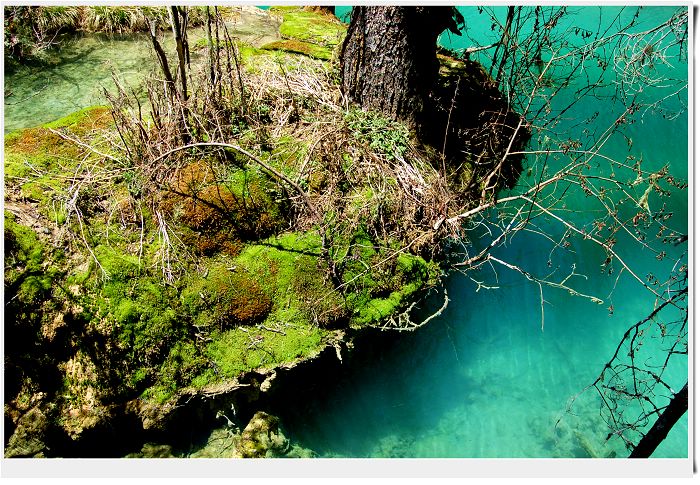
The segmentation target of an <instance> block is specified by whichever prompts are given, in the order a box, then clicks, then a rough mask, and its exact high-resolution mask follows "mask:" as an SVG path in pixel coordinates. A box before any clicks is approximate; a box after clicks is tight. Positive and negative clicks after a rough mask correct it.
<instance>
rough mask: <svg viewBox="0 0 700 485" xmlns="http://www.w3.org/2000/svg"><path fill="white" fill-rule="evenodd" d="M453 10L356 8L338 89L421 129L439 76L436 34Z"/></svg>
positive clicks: (374, 108)
mask: <svg viewBox="0 0 700 485" xmlns="http://www.w3.org/2000/svg"><path fill="white" fill-rule="evenodd" d="M452 15H453V9H452V8H451V7H388V6H387V7H354V8H353V9H352V15H351V18H350V26H349V27H348V32H347V36H346V37H345V41H344V42H343V46H342V51H341V56H340V62H341V72H340V76H341V88H342V90H343V93H344V94H345V95H346V96H347V97H348V98H349V99H350V100H351V101H354V102H356V103H358V104H359V105H360V106H362V108H364V109H369V110H373V111H379V112H381V113H384V114H385V115H387V116H388V117H390V118H393V119H399V120H403V121H406V122H408V123H409V124H411V125H413V126H420V124H421V122H422V121H423V120H422V118H423V115H424V114H425V113H426V107H427V105H428V98H429V96H430V92H431V89H432V88H433V86H434V85H435V82H436V80H437V76H438V70H439V64H438V61H437V57H436V45H437V37H438V35H439V34H440V33H441V32H442V31H443V30H445V29H446V28H448V27H450V26H451V24H452V23H454V21H453V20H452Z"/></svg>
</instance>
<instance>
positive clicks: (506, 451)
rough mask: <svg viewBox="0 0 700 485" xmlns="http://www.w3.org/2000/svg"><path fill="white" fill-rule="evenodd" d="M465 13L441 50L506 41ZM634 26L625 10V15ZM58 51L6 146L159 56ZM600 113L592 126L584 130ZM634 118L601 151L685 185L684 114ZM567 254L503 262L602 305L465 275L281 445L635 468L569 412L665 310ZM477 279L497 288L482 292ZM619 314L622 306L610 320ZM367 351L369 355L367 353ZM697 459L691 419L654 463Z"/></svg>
mask: <svg viewBox="0 0 700 485" xmlns="http://www.w3.org/2000/svg"><path fill="white" fill-rule="evenodd" d="M347 10H348V8H345V9H344V10H343V9H342V8H339V11H338V12H337V13H338V14H339V16H340V15H342V14H343V12H344V11H345V12H346V11H347ZM671 10H672V9H669V8H645V9H644V10H643V13H642V15H641V16H640V19H641V22H642V26H640V27H639V29H643V28H645V27H644V26H643V25H644V23H647V25H652V24H654V22H656V21H657V20H658V19H661V18H664V17H668V14H669V12H670V11H671ZM494 11H495V14H496V15H497V16H499V18H501V19H503V18H504V17H505V8H500V7H498V8H494ZM617 11H618V9H603V10H602V11H601V10H600V9H598V8H594V7H577V8H575V9H572V11H571V13H572V15H571V16H570V17H568V18H566V19H564V20H563V21H562V24H561V25H560V26H559V28H561V29H566V28H567V27H568V25H567V22H575V23H576V25H581V26H585V25H586V24H587V23H588V24H591V23H592V22H594V21H596V20H597V19H598V16H599V14H601V15H602V16H603V18H605V19H608V20H609V19H610V18H611V17H612V16H614V13H613V12H617ZM462 12H463V14H464V16H465V18H466V20H467V25H468V32H467V35H465V36H463V37H459V38H458V37H455V36H452V37H450V36H447V35H445V36H443V38H441V42H442V43H443V44H446V45H450V44H451V46H452V47H454V48H460V47H467V46H471V45H474V44H475V43H478V44H481V45H487V44H490V43H491V42H493V41H494V40H495V39H494V38H493V37H492V36H493V35H494V34H493V33H492V31H491V29H490V24H491V22H490V20H489V18H488V16H487V15H486V14H485V13H484V14H479V13H478V11H477V9H476V8H462ZM633 13H634V11H633V10H627V11H626V12H624V15H627V16H629V15H632V14H633ZM63 52H64V54H62V55H61V57H59V58H58V59H57V61H56V65H55V66H53V67H49V68H47V67H46V66H44V67H42V68H37V67H34V68H26V70H24V71H19V72H17V73H13V74H11V75H9V76H6V77H5V90H6V97H5V103H6V106H5V108H6V111H5V131H6V132H7V131H11V130H12V129H16V128H19V127H24V126H32V125H36V124H38V123H42V122H46V121H50V120H53V119H55V118H58V117H60V116H63V115H65V114H68V113H70V112H72V111H74V110H76V109H79V108H81V107H84V106H87V105H91V104H100V103H102V102H103V101H102V98H101V95H100V93H101V86H105V85H109V84H110V83H111V79H110V78H111V74H110V72H111V69H112V68H114V69H116V70H117V71H118V72H119V75H120V76H122V77H123V78H125V79H127V80H129V82H132V81H133V82H137V81H138V80H139V79H141V76H142V75H143V74H144V73H143V72H142V66H143V64H144V63H145V62H146V61H148V60H149V59H150V47H149V46H148V42H147V41H145V39H141V40H134V39H133V38H132V39H123V40H120V39H118V38H117V39H115V38H109V39H107V38H101V37H94V38H87V39H84V40H82V41H80V42H79V43H76V45H75V46H71V48H70V49H65V50H64V51H63ZM117 53H120V55H117ZM477 57H478V56H477ZM478 58H479V59H480V60H481V61H483V62H484V63H485V64H487V65H488V63H489V61H490V60H489V58H488V56H485V55H484V56H481V57H478ZM666 69H669V72H672V73H673V74H674V75H675V76H676V77H680V78H683V77H685V79H687V66H686V65H685V64H684V63H683V62H676V63H672V66H670V67H668V68H666ZM593 70H594V67H592V66H587V70H586V72H585V73H583V72H582V75H581V76H580V77H577V78H576V79H574V80H573V81H572V83H571V84H570V85H569V86H568V87H567V88H566V89H565V90H564V91H563V92H562V93H561V96H559V97H558V98H557V99H556V100H555V101H554V103H553V105H552V109H553V110H554V111H555V112H556V110H557V109H561V107H563V106H566V105H567V104H568V102H569V101H568V100H569V99H571V96H572V93H573V92H575V90H576V89H577V88H579V87H580V86H582V85H584V84H585V83H586V82H588V80H589V79H590V78H591V75H592V74H593ZM665 89H666V88H656V89H654V90H652V91H651V96H653V99H652V98H649V99H644V97H641V98H639V100H638V101H639V102H640V103H643V102H649V101H653V100H655V99H658V98H659V97H663V96H665V95H666V94H668V92H667V91H666V90H665ZM10 92H11V95H10V96H8V93H10ZM596 94H598V95H599V96H598V97H593V96H589V97H587V98H586V100H585V101H584V102H583V103H580V104H579V105H577V106H576V107H575V108H574V109H572V110H570V111H568V112H567V113H566V116H565V117H564V119H562V120H561V123H560V124H559V125H558V127H557V130H558V131H559V132H560V136H559V138H561V137H567V138H573V139H582V140H583V141H586V140H588V139H589V136H588V135H587V134H586V130H588V132H590V133H592V134H596V133H600V130H602V129H603V128H604V127H606V126H608V124H609V123H610V122H611V121H612V120H614V119H615V117H616V116H618V114H619V112H620V109H621V105H620V103H616V102H613V101H611V100H610V99H609V98H607V97H605V88H601V90H600V91H599V92H598V93H596ZM608 94H609V93H608ZM683 100H685V101H686V102H687V91H684V92H682V93H681V95H680V100H679V99H676V98H670V99H669V100H667V101H666V103H665V106H666V107H667V108H669V110H671V111H672V109H673V108H676V109H682V101H683ZM596 112H597V113H598V115H597V116H596V118H595V119H594V120H593V121H591V122H588V123H583V121H584V120H587V119H589V118H591V117H592V116H593V114H594V113H596ZM637 119H638V121H637V122H636V123H634V124H631V125H628V126H626V127H625V131H624V136H623V135H616V136H614V137H612V138H611V139H610V140H609V141H608V143H607V144H606V145H605V146H604V148H603V150H602V151H601V153H602V154H604V155H606V156H609V157H612V158H615V159H625V158H626V157H627V156H630V155H631V156H635V157H642V158H643V160H644V162H643V163H644V165H643V168H646V169H651V168H654V169H658V168H660V167H661V166H663V165H665V164H670V166H671V168H672V173H673V174H674V175H676V176H678V177H681V178H684V177H687V169H688V153H687V145H688V115H687V110H686V111H684V112H682V114H681V116H678V117H676V118H674V119H668V117H667V118H664V117H663V116H661V115H660V114H659V113H654V112H651V111H650V112H647V113H646V114H645V115H644V116H643V117H641V116H639V115H637ZM552 138H554V136H552ZM629 140H632V145H631V146H630V145H629V143H628V142H629ZM533 143H534V145H533V147H535V148H538V147H539V148H541V147H546V146H549V145H547V143H548V142H547V141H546V139H545V138H544V137H543V136H536V137H535V142H533ZM538 143H539V145H538ZM563 161H564V158H561V157H560V158H557V157H554V156H553V157H550V158H549V159H548V160H547V163H548V164H549V167H550V168H552V169H553V168H555V167H556V166H557V164H561V163H563ZM543 162H544V158H543V157H535V156H533V157H530V158H528V159H527V160H526V165H527V167H529V168H532V169H533V170H532V173H533V174H538V173H539V169H540V168H541V166H542V165H541V164H542V163H543ZM596 167H597V168H599V169H600V173H601V174H604V175H606V176H607V175H610V171H611V167H610V165H609V164H608V165H606V164H605V163H601V164H599V165H596ZM621 174H622V172H620V175H621ZM532 182H533V176H530V177H528V175H527V170H526V171H525V173H524V175H523V177H522V179H521V181H520V187H527V186H528V185H529V184H531V183H532ZM641 191H642V192H643V188H642V190H641ZM637 195H639V194H637ZM565 197H566V198H565V202H566V204H567V207H568V208H570V209H571V208H573V209H576V210H578V211H580V212H578V213H568V214H567V215H568V216H569V217H572V218H573V220H574V221H575V222H576V223H577V224H580V225H583V226H585V225H586V221H588V220H590V219H591V215H592V214H596V213H595V212H593V211H596V210H599V209H600V207H599V206H598V205H597V203H596V202H595V201H594V200H592V198H585V197H582V196H580V195H578V194H577V193H575V192H573V191H572V192H570V193H567V194H566V196H565ZM662 203H663V201H662V200H661V199H660V198H658V197H657V196H656V195H652V196H651V198H650V207H652V208H653V209H657V208H658V207H659V206H660V205H661V204H662ZM665 203H666V210H667V211H668V212H673V213H674V218H673V225H674V227H675V228H676V229H677V230H678V231H679V232H680V233H683V234H685V233H687V230H688V227H687V226H688V225H687V218H688V195H687V191H685V192H678V193H674V194H673V196H672V197H671V198H670V199H666V200H665ZM489 217H490V218H492V219H494V218H496V217H498V212H497V211H493V212H492V213H491V214H490V215H489ZM538 224H540V227H541V228H542V229H543V230H544V231H545V232H548V233H550V234H551V235H552V236H553V238H554V239H556V240H558V239H559V238H560V237H561V236H562V234H563V229H562V227H561V225H559V224H558V223H557V222H556V221H553V220H551V219H550V220H546V219H543V220H539V221H538ZM482 233H483V230H481V229H479V228H477V229H475V230H474V231H472V233H471V238H472V240H471V243H472V244H473V245H474V248H478V247H482V246H483V245H484V244H487V243H488V241H489V239H488V238H487V237H484V238H480V237H479V236H481V235H482ZM570 242H571V244H572V246H573V249H574V250H575V252H570V251H562V250H559V251H555V252H554V253H553V254H550V253H551V250H552V245H551V243H550V242H548V241H547V240H545V239H543V238H542V237H541V236H538V235H536V234H532V233H519V234H518V235H517V237H515V238H513V239H512V240H511V241H509V244H508V245H507V246H506V247H502V248H498V249H497V250H496V251H495V252H494V255H495V256H497V257H498V258H500V259H503V260H505V261H508V262H511V263H516V264H519V265H520V266H522V267H523V268H524V269H526V270H528V271H530V272H531V273H533V274H536V275H540V276H542V275H546V274H547V273H548V272H549V271H550V269H549V267H548V266H547V261H548V260H549V259H550V257H551V258H552V262H553V268H559V274H561V275H565V274H566V273H567V272H568V270H569V268H571V266H572V265H573V264H575V265H576V269H577V272H578V273H580V274H585V275H587V276H588V278H587V279H584V278H582V277H575V278H574V280H572V281H575V287H576V289H577V290H578V291H581V292H583V293H586V294H591V295H595V296H597V297H600V298H601V299H603V300H604V304H602V305H597V304H594V303H591V302H590V301H588V300H585V299H581V298H576V297H573V296H571V295H569V294H568V293H567V292H565V291H561V290H558V289H554V288H546V289H545V290H544V298H545V300H546V302H547V303H546V304H545V306H544V327H542V323H541V307H540V294H539V289H538V287H537V286H536V285H534V284H532V283H530V282H528V281H527V280H525V279H524V278H523V277H522V276H521V275H519V274H517V273H513V272H509V271H508V270H505V269H504V268H499V269H498V272H497V273H495V272H494V271H493V270H492V269H491V268H490V267H484V268H482V270H480V271H478V272H472V273H469V274H467V275H462V274H459V273H455V274H452V275H450V277H449V278H448V279H447V282H446V285H447V288H448V290H449V295H450V299H451V304H450V306H449V307H448V308H447V310H446V311H445V312H444V314H443V315H442V316H441V317H440V318H436V319H435V320H433V321H432V322H431V324H430V325H429V326H427V327H425V328H423V329H421V330H419V331H416V332H415V333H412V334H397V335H396V336H395V337H396V338H395V339H394V340H392V342H391V343H390V344H388V345H387V346H386V347H382V348H381V350H379V351H376V350H375V351H374V352H376V353H375V354H374V355H365V356H363V357H362V358H357V359H355V360H353V361H350V362H349V363H347V364H346V365H345V373H344V374H343V375H340V376H338V379H337V381H335V382H332V383H328V384H327V385H324V387H323V389H321V390H318V391H317V392H316V393H314V394H312V395H308V396H305V397H304V396H302V397H300V398H299V399H300V401H299V407H298V408H295V409H284V408H282V409H279V410H277V413H278V414H279V415H280V416H281V418H282V423H283V427H284V428H285V432H286V434H287V435H288V436H289V437H290V438H291V439H293V440H296V441H297V442H298V443H299V444H300V445H301V446H303V447H305V448H310V449H313V450H315V451H316V452H317V453H318V454H319V456H324V457H469V458H488V457H501V458H505V457H526V458H527V457H588V456H600V457H607V456H626V455H627V452H626V450H625V448H624V446H623V444H622V443H621V442H620V441H619V440H615V439H613V440H609V441H605V437H606V435H607V433H608V430H607V427H606V426H605V423H604V421H603V420H602V419H601V417H600V414H599V406H600V399H599V397H598V396H597V394H595V392H591V391H588V392H585V393H583V394H581V395H580V396H579V397H578V399H577V400H576V402H575V404H574V406H573V407H572V408H571V412H570V413H567V412H566V410H567V405H568V403H569V401H570V399H571V397H572V396H574V395H576V394H578V393H579V392H581V391H582V390H583V389H584V388H585V387H586V386H587V385H588V384H590V383H592V382H593V380H594V379H595V378H596V377H597V376H598V375H599V374H600V371H601V369H602V366H603V365H604V364H605V362H607V361H608V359H609V358H610V356H611V355H612V353H613V352H614V350H615V348H616V346H617V343H618V342H619V340H620V338H621V337H622V334H623V333H624V331H625V330H626V329H627V328H628V327H629V326H630V325H631V324H633V323H635V322H637V321H638V320H639V319H640V318H641V317H643V316H645V315H646V314H647V313H649V311H650V310H651V309H652V308H653V303H654V301H653V298H652V297H651V296H650V294H649V293H648V292H646V291H645V290H644V289H642V288H641V287H640V285H639V283H637V282H636V281H634V280H633V279H632V278H631V277H629V275H623V276H621V277H620V278H619V280H618V279H617V274H618V271H619V266H616V271H615V272H614V273H613V274H612V275H608V274H607V273H601V270H600V264H601V262H602V260H603V259H604V254H603V252H602V251H601V250H600V248H598V247H597V246H596V245H594V244H593V243H591V242H590V241H583V240H581V239H580V238H576V237H574V238H571V239H570ZM616 250H617V251H618V252H619V253H620V254H621V255H622V256H623V257H624V258H625V259H626V260H627V261H628V262H629V263H630V265H631V266H632V267H633V268H634V270H635V271H637V272H639V273H640V274H642V275H646V274H647V273H648V272H654V273H656V274H658V275H661V274H665V273H668V271H669V269H670V266H672V264H673V259H674V257H678V256H680V255H681V254H682V252H683V251H684V250H685V247H684V246H680V247H671V248H670V249H669V257H668V258H667V259H666V260H665V261H662V262H658V261H656V260H655V259H654V257H653V255H650V253H649V252H646V251H643V250H640V248H639V246H638V245H637V244H636V243H635V242H634V241H632V240H631V239H630V238H629V237H627V238H625V237H620V238H619V242H618V244H617V246H616ZM474 280H478V281H482V282H483V283H484V284H486V285H489V286H494V287H497V288H494V289H491V290H489V289H485V288H481V289H478V287H477V285H476V283H475V282H474ZM477 289H478V291H477ZM613 289H614V290H615V291H614V292H613V293H612V296H610V297H608V295H609V294H610V293H611V291H612V290H613ZM433 303H434V302H433ZM609 305H613V306H614V312H613V314H612V315H611V314H610V313H609V311H608V306H609ZM426 307H430V304H426ZM666 315H670V314H669V313H668V312H667V313H666V314H664V316H666ZM653 343H654V341H653V339H652V340H651V344H653ZM652 347H653V345H648V346H647V348H652ZM357 352H358V353H360V354H361V353H362V352H363V349H362V348H359V349H358V350H357ZM660 355H663V353H658V352H657V354H656V355H654V356H653V357H655V358H658V357H659V356H660ZM353 362H355V364H353ZM667 375H668V376H671V379H670V380H671V381H672V385H673V386H674V387H675V388H676V389H677V388H680V386H682V385H683V383H685V381H686V380H687V359H683V358H680V359H677V360H676V361H674V362H672V364H671V366H670V367H669V369H668V374H667ZM557 423H558V424H557ZM687 454H688V420H687V416H685V417H684V418H683V419H682V420H681V422H679V423H678V424H677V425H676V426H675V427H674V428H673V430H672V432H671V434H670V435H669V437H668V438H667V439H666V440H665V441H664V442H663V443H662V445H661V447H660V448H659V449H658V450H657V452H656V453H655V455H654V456H655V457H685V456H687Z"/></svg>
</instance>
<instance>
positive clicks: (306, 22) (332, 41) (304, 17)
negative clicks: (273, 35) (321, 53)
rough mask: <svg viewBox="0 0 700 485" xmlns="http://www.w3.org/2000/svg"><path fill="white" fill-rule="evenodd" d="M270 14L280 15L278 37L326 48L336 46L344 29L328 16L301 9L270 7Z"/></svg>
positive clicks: (343, 33) (341, 37) (337, 21)
mask: <svg viewBox="0 0 700 485" xmlns="http://www.w3.org/2000/svg"><path fill="white" fill-rule="evenodd" d="M270 11H271V12H272V13H276V14H280V15H282V24H281V25H280V35H281V36H282V37H283V38H285V39H296V40H301V41H304V42H310V43H313V44H318V45H321V46H326V47H333V46H336V45H338V44H339V43H340V42H341V41H342V39H343V36H344V35H345V30H346V27H345V25H343V24H342V23H341V22H340V21H339V20H338V19H336V18H335V17H332V16H329V15H322V14H319V13H317V12H311V11H306V10H303V9H302V7H272V8H271V9H270Z"/></svg>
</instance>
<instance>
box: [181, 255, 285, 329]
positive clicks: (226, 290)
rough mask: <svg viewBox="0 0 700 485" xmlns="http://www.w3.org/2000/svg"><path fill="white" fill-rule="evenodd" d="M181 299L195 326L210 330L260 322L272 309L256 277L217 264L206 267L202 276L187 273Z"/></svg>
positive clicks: (267, 295)
mask: <svg viewBox="0 0 700 485" xmlns="http://www.w3.org/2000/svg"><path fill="white" fill-rule="evenodd" d="M181 300H182V304H183V306H184V308H185V309H186V311H187V312H188V313H189V314H190V315H192V318H193V321H194V323H195V325H197V326H198V327H203V328H209V329H210V330H211V329H222V328H225V327H230V326H232V325H250V324H253V323H256V322H260V321H262V320H264V319H265V317H267V315H268V314H269V313H270V310H271V309H272V299H271V297H270V295H269V294H268V293H267V292H266V291H265V290H264V289H263V287H261V285H260V284H259V283H258V280H257V279H255V278H254V277H253V276H252V275H250V274H248V273H247V272H246V271H238V270H232V269H229V268H228V267H227V266H226V265H224V264H220V263H219V264H213V265H211V266H209V267H208V269H207V275H206V276H205V277H201V276H199V275H193V276H191V277H190V278H189V284H188V285H187V286H186V287H185V289H184V290H183V291H182V296H181Z"/></svg>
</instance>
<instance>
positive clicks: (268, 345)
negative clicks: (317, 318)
mask: <svg viewBox="0 0 700 485" xmlns="http://www.w3.org/2000/svg"><path fill="white" fill-rule="evenodd" d="M245 330H246V329H242V328H239V329H234V330H230V331H228V332H224V333H222V334H220V335H217V336H216V338H215V339H214V341H213V342H212V343H210V344H209V345H208V346H207V349H206V353H207V356H208V357H209V358H210V359H211V360H212V361H213V362H214V363H215V364H216V368H217V369H218V371H219V372H220V374H221V377H226V378H231V377H236V376H238V375H239V374H240V373H242V372H245V371H249V370H252V369H258V368H261V367H267V368H270V367H274V366H276V365H278V364H282V363H285V362H290V361H292V360H294V359H296V358H299V357H304V356H308V355H310V354H312V353H313V352H315V351H317V350H318V348H319V346H320V344H321V342H322V331H321V330H320V329H318V328H314V327H285V328H284V329H283V330H282V331H283V332H284V333H277V332H269V331H265V330H253V329H250V330H248V331H245ZM208 375H209V376H211V374H208ZM204 380H205V376H199V377H198V378H197V383H198V384H200V385H201V384H202V382H204Z"/></svg>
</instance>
